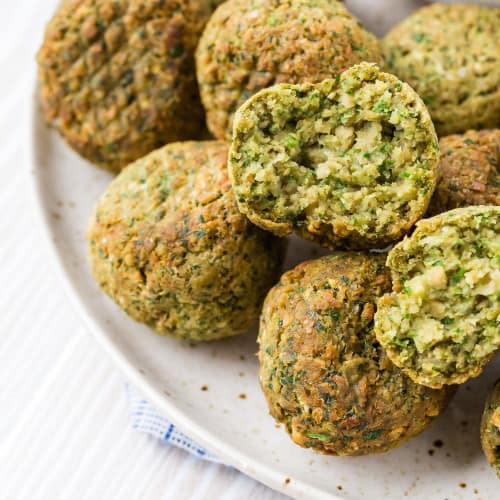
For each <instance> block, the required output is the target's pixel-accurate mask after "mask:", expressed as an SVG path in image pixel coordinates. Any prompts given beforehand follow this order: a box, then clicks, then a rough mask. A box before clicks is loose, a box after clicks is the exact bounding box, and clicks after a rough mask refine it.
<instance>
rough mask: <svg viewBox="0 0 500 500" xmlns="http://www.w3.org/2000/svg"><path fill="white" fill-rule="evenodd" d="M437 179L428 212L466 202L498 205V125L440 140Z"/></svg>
mask: <svg viewBox="0 0 500 500" xmlns="http://www.w3.org/2000/svg"><path fill="white" fill-rule="evenodd" d="M439 149H440V160H439V165H438V172H439V174H438V183H437V186H436V190H435V191H434V195H433V196H432V198H431V203H430V205H429V209H428V210H427V214H428V215H436V214H439V213H441V212H446V210H451V209H453V208H459V207H466V206H468V205H500V129H493V130H480V131H476V130H469V131H468V132H466V133H465V134H462V135H449V136H446V137H443V138H441V139H440V141H439Z"/></svg>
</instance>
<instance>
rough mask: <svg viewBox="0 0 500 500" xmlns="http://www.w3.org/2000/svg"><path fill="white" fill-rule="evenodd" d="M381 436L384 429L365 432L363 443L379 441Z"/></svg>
mask: <svg viewBox="0 0 500 500" xmlns="http://www.w3.org/2000/svg"><path fill="white" fill-rule="evenodd" d="M380 434H382V429H376V430H374V431H368V432H365V433H364V434H363V441H371V440H372V439H377V438H378V437H379V436H380Z"/></svg>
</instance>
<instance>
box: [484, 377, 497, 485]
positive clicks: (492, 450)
mask: <svg viewBox="0 0 500 500" xmlns="http://www.w3.org/2000/svg"><path fill="white" fill-rule="evenodd" d="M481 445H482V447H483V451H484V454H485V455H486V458H487V460H488V462H489V463H490V465H491V466H492V467H493V468H494V469H495V471H496V473H497V476H498V478H499V479H500V380H499V381H498V382H497V383H496V384H495V387H494V388H493V389H492V391H491V392H490V394H489V395H488V398H487V400H486V403H485V406H484V413H483V417H482V419H481Z"/></svg>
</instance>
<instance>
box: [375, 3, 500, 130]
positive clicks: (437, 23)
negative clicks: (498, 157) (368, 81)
mask: <svg viewBox="0 0 500 500" xmlns="http://www.w3.org/2000/svg"><path fill="white" fill-rule="evenodd" d="M498 33H500V9H498V8H490V7H482V6H479V5H457V4H455V5H445V4H439V3H436V4H433V5H430V6H427V7H423V8H421V9H419V10H418V11H416V12H415V13H414V14H412V15H411V16H409V17H407V18H406V19H405V20H403V21H402V22H401V23H400V24H398V25H397V26H396V27H395V28H393V29H392V30H391V31H390V32H389V33H388V34H387V35H386V36H385V38H384V40H383V46H384V53H385V57H386V60H387V64H388V67H389V70H390V71H391V72H392V73H394V74H395V75H397V76H399V78H401V79H402V80H404V81H406V82H408V83H409V84H410V85H411V86H412V87H413V88H414V89H415V90H416V91H417V92H418V93H419V95H420V96H421V97H422V98H423V100H424V102H425V103H426V104H427V107H428V108H429V111H430V113H431V116H432V119H433V121H434V125H435V126H436V131H437V133H438V134H439V135H440V136H442V135H448V134H454V133H457V132H465V131H466V130H468V129H479V128H493V127H498V126H500V57H499V51H498Z"/></svg>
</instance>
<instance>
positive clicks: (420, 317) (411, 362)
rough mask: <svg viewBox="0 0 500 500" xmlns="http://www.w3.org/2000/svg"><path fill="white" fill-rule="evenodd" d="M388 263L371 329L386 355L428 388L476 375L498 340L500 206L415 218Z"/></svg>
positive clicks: (496, 347) (492, 352) (455, 210)
mask: <svg viewBox="0 0 500 500" xmlns="http://www.w3.org/2000/svg"><path fill="white" fill-rule="evenodd" d="M387 265H388V266H389V267H390V268H391V270H392V273H393V280H394V288H393V293H391V294H387V295H385V296H384V297H383V298H382V299H381V300H380V301H379V302H378V305H377V307H378V309H377V314H376V316H375V334H376V336H377V340H378V341H379V342H380V343H381V344H382V346H383V347H384V349H385V350H386V351H387V354H388V356H389V357H390V359H391V360H392V361H393V362H394V363H395V364H396V365H398V366H399V367H400V368H402V369H403V370H404V371H405V373H407V374H408V375H409V376H410V377H411V378H412V379H413V380H414V381H415V382H417V383H420V384H424V385H427V386H429V387H434V388H439V387H442V386H443V385H444V384H457V383H461V382H465V381H466V380H467V379H469V378H470V377H475V376H477V375H479V373H480V372H481V370H482V369H483V367H484V365H485V364H486V363H487V362H488V361H489V360H490V359H491V358H492V357H493V356H494V354H495V352H497V350H498V349H499V348H500V207H495V206H471V207H465V208H456V209H454V210H450V211H449V212H444V213H442V214H439V215H436V216H434V217H432V218H430V219H425V220H422V221H420V222H418V223H417V228H416V230H415V232H414V233H413V234H412V235H411V237H409V238H405V239H404V240H403V241H402V242H401V243H399V244H397V245H396V246H395V247H394V248H393V249H392V250H391V251H390V252H389V256H388V258H387Z"/></svg>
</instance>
